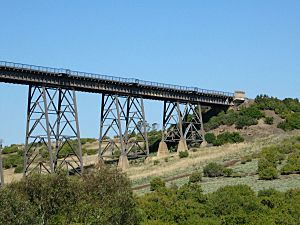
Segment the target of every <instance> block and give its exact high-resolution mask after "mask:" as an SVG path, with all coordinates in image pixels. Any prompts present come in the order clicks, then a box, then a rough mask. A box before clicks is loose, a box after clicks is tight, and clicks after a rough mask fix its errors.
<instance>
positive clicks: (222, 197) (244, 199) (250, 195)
mask: <svg viewBox="0 0 300 225" xmlns="http://www.w3.org/2000/svg"><path fill="white" fill-rule="evenodd" d="M208 201H209V205H210V206H211V209H212V210H213V213H214V215H216V216H218V217H220V216H225V215H231V214H232V215H240V213H241V212H244V213H250V212H253V211H257V212H258V211H259V210H260V208H261V206H260V205H259V202H258V200H257V198H256V196H255V193H254V191H253V190H252V189H251V188H250V187H248V186H246V185H236V186H226V187H222V188H220V189H218V190H217V191H216V192H214V193H212V194H211V196H210V198H209V200H208ZM224 224H227V223H224ZM229 224H232V223H229ZM234 224H235V223H234ZM238 224H244V223H238Z"/></svg>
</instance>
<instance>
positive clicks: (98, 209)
mask: <svg viewBox="0 0 300 225" xmlns="http://www.w3.org/2000/svg"><path fill="white" fill-rule="evenodd" d="M8 188H9V189H10V190H12V191H14V192H16V193H15V194H14V195H12V196H9V199H11V200H9V199H7V198H3V199H2V197H3V190H2V189H0V211H1V212H0V224H1V225H2V224H12V225H14V224H24V225H27V224H28V225H29V224H47V225H56V224H138V217H137V216H138V214H137V209H136V207H135V202H134V198H133V195H132V190H131V186H130V181H129V180H128V179H127V178H126V176H124V175H123V174H122V173H120V172H119V171H118V170H117V169H110V168H107V167H102V168H101V170H100V171H94V172H93V173H88V174H84V175H83V176H82V177H76V176H74V177H68V176H67V175H65V174H51V175H38V174H31V175H30V176H28V177H27V178H26V179H23V180H22V181H20V182H18V183H13V184H11V185H9V186H8ZM20 196H24V198H22V199H21V200H22V201H21V202H19V201H18V200H19V198H21V197H20ZM49 196H51V197H49ZM2 201H3V202H2ZM4 201H5V202H4ZM19 206H20V207H19ZM21 206H22V207H21ZM32 208H33V209H34V211H33V210H32ZM14 210H16V211H14ZM28 213H32V214H33V216H32V217H31V216H30V215H31V214H29V215H28ZM33 219H36V220H33Z"/></svg>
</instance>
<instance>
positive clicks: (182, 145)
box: [177, 139, 188, 152]
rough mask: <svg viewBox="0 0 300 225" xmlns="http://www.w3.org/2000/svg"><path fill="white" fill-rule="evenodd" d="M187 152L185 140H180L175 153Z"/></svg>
mask: <svg viewBox="0 0 300 225" xmlns="http://www.w3.org/2000/svg"><path fill="white" fill-rule="evenodd" d="M187 150H188V146H187V144H186V140H185V139H181V140H180V141H179V143H178V147H177V152H184V151H187Z"/></svg>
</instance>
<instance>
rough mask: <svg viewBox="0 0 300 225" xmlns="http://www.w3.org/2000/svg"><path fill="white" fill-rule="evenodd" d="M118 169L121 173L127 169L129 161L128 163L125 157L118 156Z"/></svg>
mask: <svg viewBox="0 0 300 225" xmlns="http://www.w3.org/2000/svg"><path fill="white" fill-rule="evenodd" d="M118 167H119V168H120V169H121V170H123V171H125V170H126V169H128V168H129V161H128V158H127V155H121V156H120V158H119V162H118Z"/></svg>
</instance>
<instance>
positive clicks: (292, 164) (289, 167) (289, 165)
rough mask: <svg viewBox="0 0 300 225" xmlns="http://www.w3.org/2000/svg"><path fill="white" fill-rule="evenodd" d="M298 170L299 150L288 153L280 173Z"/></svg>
mask: <svg viewBox="0 0 300 225" xmlns="http://www.w3.org/2000/svg"><path fill="white" fill-rule="evenodd" d="M299 172H300V151H298V152H295V153H293V154H291V155H289V157H288V159H287V162H286V164H285V165H284V166H283V168H282V170H281V173H282V174H284V175H288V174H292V173H299Z"/></svg>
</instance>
